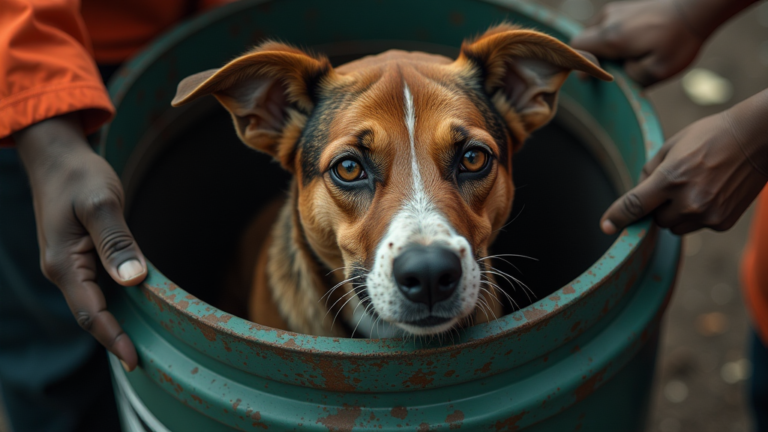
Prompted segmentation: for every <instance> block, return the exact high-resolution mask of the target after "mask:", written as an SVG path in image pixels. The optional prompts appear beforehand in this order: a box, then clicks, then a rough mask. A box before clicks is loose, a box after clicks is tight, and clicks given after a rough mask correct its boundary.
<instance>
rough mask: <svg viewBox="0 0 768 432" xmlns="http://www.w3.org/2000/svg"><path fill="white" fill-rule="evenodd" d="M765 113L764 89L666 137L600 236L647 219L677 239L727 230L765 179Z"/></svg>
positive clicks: (766, 93) (613, 210) (767, 163)
mask: <svg viewBox="0 0 768 432" xmlns="http://www.w3.org/2000/svg"><path fill="white" fill-rule="evenodd" d="M766 115H768V90H766V91H763V92H762V93H758V94H757V95H755V96H753V97H752V98H750V99H747V100H746V101H744V102H742V103H740V104H739V105H736V106H735V107H733V108H731V109H729V110H727V111H723V112H721V113H719V114H715V115H713V116H710V117H706V118H704V119H701V120H699V121H697V122H695V123H693V124H692V125H690V126H688V127H687V128H685V129H683V130H682V131H681V132H679V133H678V134H676V135H675V136H673V137H672V138H670V139H669V140H668V141H667V142H666V143H665V144H664V145H663V146H662V148H661V149H660V150H659V152H658V153H657V154H656V155H655V156H654V157H653V159H651V160H650V161H649V162H648V163H647V164H646V165H645V166H644V168H643V175H642V177H641V179H640V183H639V184H638V185H637V186H636V187H635V188H634V189H632V190H631V191H629V192H628V193H626V194H624V195H623V196H622V197H621V198H619V199H618V200H617V201H616V202H614V203H613V204H612V205H611V207H610V208H609V209H608V210H607V211H606V212H605V214H604V215H603V217H602V219H601V222H600V224H601V225H600V226H601V228H602V230H603V231H604V232H605V233H607V234H614V233H616V232H617V231H618V230H620V229H622V228H624V227H626V226H627V225H629V224H631V223H632V222H634V221H636V220H638V219H640V218H642V217H644V216H646V215H648V214H651V213H652V214H653V217H654V220H655V221H656V223H657V224H658V225H659V226H661V227H664V228H670V230H671V231H672V232H673V233H674V234H678V235H682V234H686V233H689V232H692V231H696V230H698V229H701V228H712V229H714V230H717V231H723V230H727V229H729V228H731V227H732V226H733V225H734V224H735V223H736V221H737V220H738V219H739V217H740V216H741V215H742V214H743V213H744V211H745V210H746V209H747V207H749V205H750V203H752V201H753V200H754V199H755V197H757V195H758V194H759V193H760V191H761V190H762V189H763V187H764V186H765V184H766V181H768V140H767V139H766V137H768V133H766V126H765V119H766V118H768V117H766Z"/></svg>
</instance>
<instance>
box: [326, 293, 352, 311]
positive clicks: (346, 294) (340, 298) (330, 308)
mask: <svg viewBox="0 0 768 432" xmlns="http://www.w3.org/2000/svg"><path fill="white" fill-rule="evenodd" d="M354 293H355V290H351V291H349V292H347V293H345V294H344V295H343V296H341V297H339V299H338V300H336V301H335V302H333V304H332V305H331V307H329V308H328V311H327V312H326V313H325V316H328V314H329V313H331V311H332V310H333V307H334V306H336V304H337V303H338V302H340V301H341V300H343V299H344V297H346V296H348V295H350V294H354ZM353 298H355V296H351V297H350V298H349V300H352V299H353ZM349 300H347V301H349ZM344 304H347V303H344ZM343 308H344V305H341V307H340V308H339V311H341V310H342V309H343ZM336 315H338V312H337V313H336Z"/></svg>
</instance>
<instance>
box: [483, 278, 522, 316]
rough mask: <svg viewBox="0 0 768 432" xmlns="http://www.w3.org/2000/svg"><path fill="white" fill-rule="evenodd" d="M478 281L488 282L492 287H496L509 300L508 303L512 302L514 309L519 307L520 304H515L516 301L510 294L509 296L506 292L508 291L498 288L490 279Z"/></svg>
mask: <svg viewBox="0 0 768 432" xmlns="http://www.w3.org/2000/svg"><path fill="white" fill-rule="evenodd" d="M480 283H481V284H488V285H489V286H492V287H494V288H496V289H497V290H498V291H500V292H501V293H502V294H504V296H505V297H506V298H507V300H509V301H510V303H512V306H514V307H515V308H516V309H520V306H519V305H518V304H517V302H516V301H515V299H513V298H512V296H511V295H509V293H508V292H506V291H504V290H503V289H501V288H500V287H499V286H498V285H496V284H495V283H493V282H491V281H489V280H482V281H480Z"/></svg>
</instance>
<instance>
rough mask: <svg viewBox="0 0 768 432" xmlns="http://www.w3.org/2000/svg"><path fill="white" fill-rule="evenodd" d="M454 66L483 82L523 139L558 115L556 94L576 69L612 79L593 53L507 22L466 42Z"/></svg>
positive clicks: (608, 79)
mask: <svg viewBox="0 0 768 432" xmlns="http://www.w3.org/2000/svg"><path fill="white" fill-rule="evenodd" d="M588 57H589V58H588ZM454 65H456V66H458V67H460V68H465V69H466V68H468V69H469V70H470V71H471V72H472V74H473V76H474V79H478V80H480V81H481V82H480V84H481V85H482V86H483V88H484V90H485V92H486V93H487V94H488V95H489V96H490V97H491V100H492V101H493V103H494V105H495V106H496V108H497V109H498V110H499V112H500V113H501V114H502V116H503V117H504V118H505V120H506V122H507V124H508V126H509V127H510V129H511V130H512V132H513V133H515V134H516V135H517V138H518V139H519V140H520V141H522V140H524V139H525V138H526V137H527V136H528V134H530V133H531V132H533V131H534V130H536V129H538V128H540V127H541V126H544V125H545V124H547V122H549V121H550V120H551V119H552V117H554V115H555V110H556V109H557V95H558V91H559V90H560V87H561V86H562V85H563V83H564V82H565V79H566V78H567V77H568V74H569V73H570V72H571V71H572V70H578V71H582V72H585V73H587V74H589V75H592V76H594V77H596V78H599V79H602V80H605V81H612V80H613V77H612V76H611V75H610V74H609V73H608V72H606V71H604V70H603V69H601V68H600V67H599V66H598V65H597V60H596V59H595V58H594V56H592V55H591V54H588V53H584V52H578V51H576V50H574V49H572V48H570V47H568V46H567V45H566V44H564V43H562V42H560V41H558V40H557V39H555V38H553V37H550V36H547V35H545V34H542V33H539V32H536V31H531V30H522V29H519V28H517V27H515V26H512V25H509V24H501V25H499V26H496V27H493V28H491V29H490V30H488V31H487V32H485V33H484V34H483V35H482V36H480V37H478V38H477V39H475V40H471V41H464V43H463V44H462V46H461V53H460V54H459V58H458V59H457V60H456V62H455V63H454Z"/></svg>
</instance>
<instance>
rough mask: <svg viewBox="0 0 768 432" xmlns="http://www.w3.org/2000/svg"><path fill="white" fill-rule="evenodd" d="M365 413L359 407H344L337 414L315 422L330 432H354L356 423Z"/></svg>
mask: <svg viewBox="0 0 768 432" xmlns="http://www.w3.org/2000/svg"><path fill="white" fill-rule="evenodd" d="M362 413H363V410H362V408H360V407H359V406H350V405H346V404H345V405H344V407H343V408H340V409H339V410H338V411H337V412H336V414H331V415H328V416H326V417H323V418H320V419H317V421H316V422H315V423H316V424H317V423H320V424H322V425H323V426H325V427H327V428H328V430H329V431H330V432H352V428H354V427H355V421H356V420H357V418H358V417H360V415H361V414H362Z"/></svg>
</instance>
